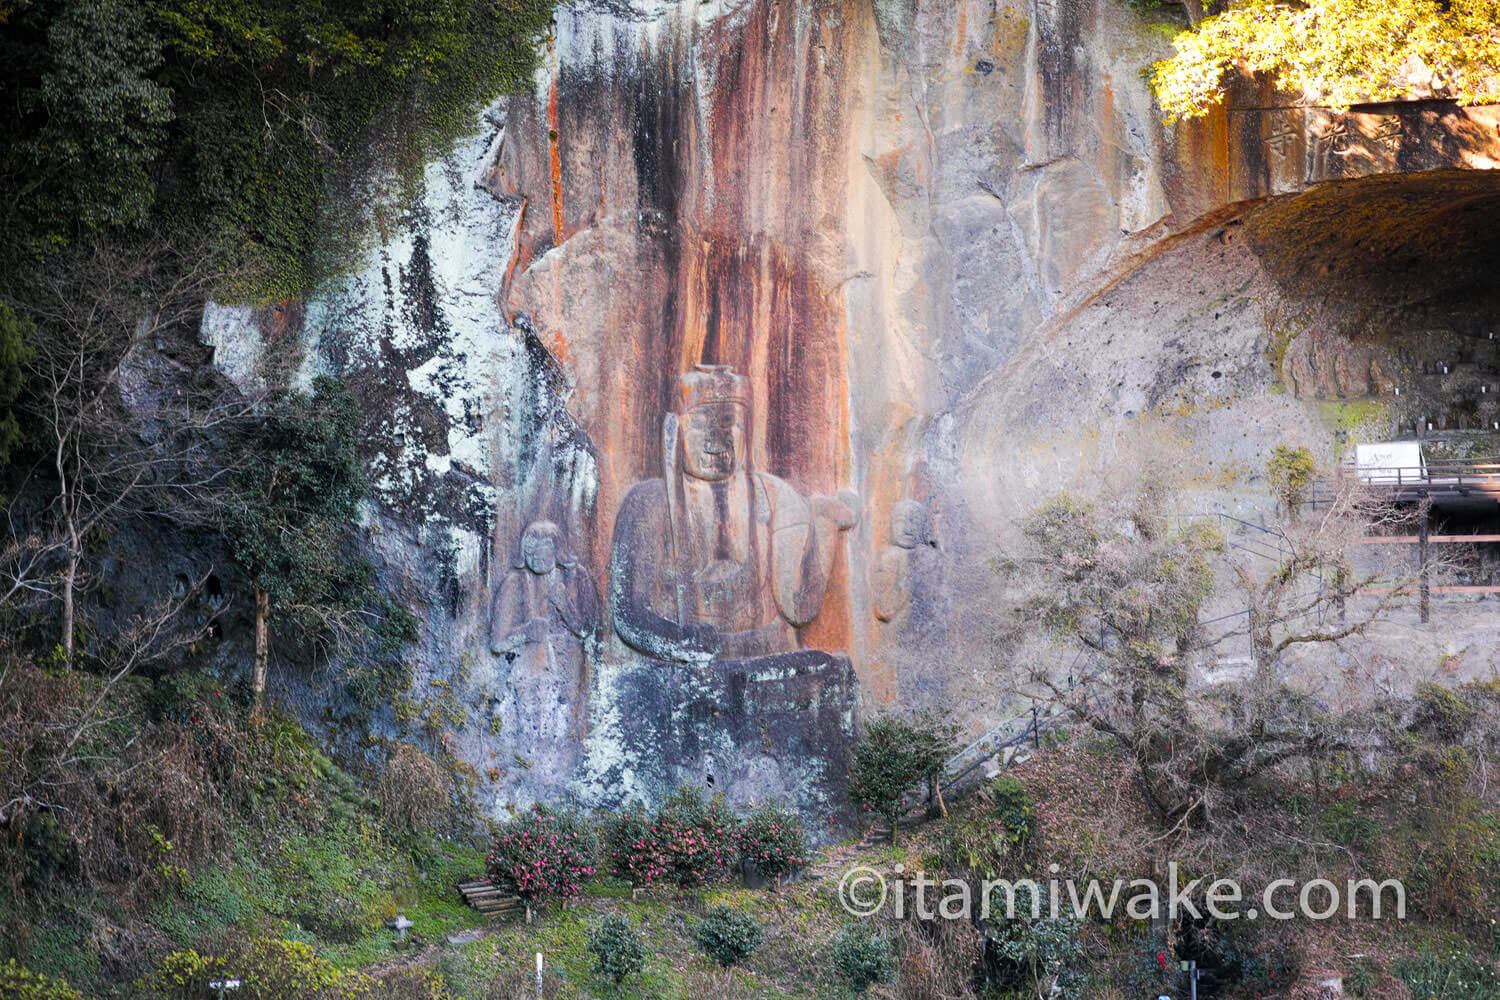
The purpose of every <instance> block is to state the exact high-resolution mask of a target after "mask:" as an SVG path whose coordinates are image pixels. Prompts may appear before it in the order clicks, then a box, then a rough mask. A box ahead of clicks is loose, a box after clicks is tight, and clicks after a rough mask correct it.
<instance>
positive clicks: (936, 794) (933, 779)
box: [927, 771, 948, 819]
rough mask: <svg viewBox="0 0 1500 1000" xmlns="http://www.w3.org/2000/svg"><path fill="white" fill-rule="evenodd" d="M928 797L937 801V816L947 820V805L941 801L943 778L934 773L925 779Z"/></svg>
mask: <svg viewBox="0 0 1500 1000" xmlns="http://www.w3.org/2000/svg"><path fill="white" fill-rule="evenodd" d="M927 781H928V791H929V792H930V793H931V795H930V797H931V798H932V799H935V800H937V814H938V815H939V816H940V817H942V818H943V819H947V818H948V804H947V803H946V802H944V801H943V776H942V775H941V774H940V773H938V772H936V771H934V772H933V773H932V774H931V775H930V776H929V777H928V779H927Z"/></svg>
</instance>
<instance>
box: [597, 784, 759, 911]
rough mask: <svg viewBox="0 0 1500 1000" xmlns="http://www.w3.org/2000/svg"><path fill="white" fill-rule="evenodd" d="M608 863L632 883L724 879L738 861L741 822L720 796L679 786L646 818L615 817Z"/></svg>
mask: <svg viewBox="0 0 1500 1000" xmlns="http://www.w3.org/2000/svg"><path fill="white" fill-rule="evenodd" d="M607 844H608V852H609V858H610V864H611V866H612V867H613V869H614V871H615V872H616V874H618V875H621V876H622V877H624V878H627V879H629V880H630V881H631V882H632V883H633V884H635V885H651V884H652V883H654V882H658V881H667V880H670V881H672V882H675V883H676V884H677V885H679V886H682V887H683V888H685V889H686V888H690V887H692V886H699V885H710V884H712V883H715V882H722V881H724V880H725V879H726V878H728V877H729V874H730V872H731V871H733V870H734V867H735V866H736V865H737V864H738V863H739V860H740V822H739V820H738V819H737V818H736V817H735V815H734V813H733V812H731V811H730V810H729V809H728V808H727V807H726V806H725V805H724V802H723V800H722V799H721V798H717V797H716V798H714V799H712V800H710V801H707V802H705V801H704V799H703V796H702V795H701V794H700V793H699V792H698V791H697V790H696V789H693V788H679V789H678V790H677V791H676V792H674V793H673V794H672V797H671V798H669V799H667V801H666V802H664V803H662V807H661V808H660V809H658V810H657V811H656V814H655V815H654V816H651V817H650V818H649V819H648V818H646V816H645V815H644V814H643V813H639V812H627V813H622V814H621V815H619V816H617V817H616V818H615V819H614V821H613V822H612V823H611V824H610V828H609V832H608V834H607Z"/></svg>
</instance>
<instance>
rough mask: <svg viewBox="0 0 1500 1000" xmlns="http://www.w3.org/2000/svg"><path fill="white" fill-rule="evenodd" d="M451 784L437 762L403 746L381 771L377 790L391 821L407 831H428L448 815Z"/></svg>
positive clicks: (398, 748)
mask: <svg viewBox="0 0 1500 1000" xmlns="http://www.w3.org/2000/svg"><path fill="white" fill-rule="evenodd" d="M449 784H450V781H449V778H448V776H447V775H446V774H445V773H444V772H443V769H442V767H440V766H439V765H438V763H437V761H435V760H433V759H432V758H431V757H430V756H428V755H427V754H425V753H423V752H422V750H420V749H419V748H417V747H415V746H412V745H411V744H410V743H402V744H401V745H400V746H398V747H397V748H396V750H395V752H393V753H392V754H391V756H390V758H389V759H388V760H387V761H386V762H385V767H384V768H382V769H381V772H380V780H379V782H378V786H377V787H378V791H379V794H380V800H381V802H382V804H383V805H384V807H385V816H386V818H387V819H388V820H390V821H391V822H393V823H394V824H396V825H398V826H401V827H404V828H405V829H407V830H427V829H431V828H432V827H435V826H437V825H438V823H439V822H441V820H442V819H443V815H444V813H445V812H446V811H447V808H448V802H449V796H448V792H447V788H448V786H449Z"/></svg>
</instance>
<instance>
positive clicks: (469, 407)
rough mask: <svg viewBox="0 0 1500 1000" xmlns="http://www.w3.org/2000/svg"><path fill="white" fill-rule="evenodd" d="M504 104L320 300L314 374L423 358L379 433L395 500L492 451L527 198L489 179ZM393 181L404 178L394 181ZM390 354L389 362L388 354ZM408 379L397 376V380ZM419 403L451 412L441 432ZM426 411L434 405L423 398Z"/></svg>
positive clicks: (314, 309) (313, 323) (385, 485)
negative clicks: (500, 302) (511, 278)
mask: <svg viewBox="0 0 1500 1000" xmlns="http://www.w3.org/2000/svg"><path fill="white" fill-rule="evenodd" d="M500 110H501V105H500V104H499V103H498V102H497V103H496V104H495V105H492V106H491V107H490V108H487V109H486V110H485V111H484V113H483V114H481V115H480V116H479V118H478V120H477V121H476V125H477V126H478V128H477V130H476V131H475V132H474V133H473V134H471V135H469V136H466V137H465V138H463V139H461V140H460V141H459V143H458V144H457V146H456V147H455V148H454V150H453V151H452V152H451V153H450V154H449V155H448V156H446V157H444V158H442V159H441V160H436V161H433V162H431V163H429V164H427V166H426V168H425V169H424V171H423V175H422V180H421V195H420V197H419V199H418V200H417V201H416V203H415V204H413V205H409V206H406V208H405V210H404V211H403V213H402V217H401V219H400V221H399V223H398V224H397V225H396V226H394V227H391V228H390V229H389V230H388V231H387V236H386V238H385V239H384V240H383V241H382V242H381V243H380V244H378V245H377V246H375V247H372V248H371V249H370V250H369V251H368V252H367V253H366V254H365V259H364V263H363V265H362V266H359V267H357V268H355V269H353V270H352V271H351V272H350V273H349V274H348V275H347V276H345V277H342V278H340V279H338V280H336V281H335V282H334V283H333V284H331V285H330V286H329V287H328V288H326V289H323V290H321V291H320V292H319V294H318V295H317V296H316V297H315V298H313V299H312V301H310V302H309V303H308V307H307V324H306V329H307V335H308V337H309V338H310V339H311V341H312V346H313V348H314V349H313V350H310V351H309V353H308V360H307V362H306V363H305V364H304V367H303V373H302V374H303V377H304V379H310V378H311V376H312V374H313V373H314V372H316V371H317V370H321V369H326V368H328V367H329V366H330V359H331V358H345V359H347V360H346V361H344V362H343V363H342V364H341V365H340V367H342V368H346V369H347V368H349V367H353V366H356V365H359V364H360V362H361V361H362V362H363V364H365V365H370V364H379V365H382V366H383V365H384V364H386V363H389V359H391V358H392V357H393V356H394V357H400V356H401V355H415V356H416V357H415V358H414V359H413V360H416V361H417V363H416V364H415V365H414V366H413V367H411V368H408V369H407V370H406V371H405V372H404V379H403V381H404V382H405V384H406V388H407V389H409V390H410V395H411V397H412V398H411V400H410V401H409V402H407V403H404V404H401V405H397V406H396V407H394V409H393V411H392V413H391V416H390V423H389V425H388V426H386V427H384V428H381V429H380V432H379V433H377V435H376V437H377V440H380V441H381V443H382V444H385V443H386V442H389V443H390V446H389V447H387V448H386V452H387V461H386V462H384V463H381V464H383V468H381V469H380V470H379V472H380V475H379V478H378V479H377V480H376V481H375V483H374V486H375V491H376V493H377V495H378V496H379V497H380V498H381V499H382V500H385V501H387V502H388V503H391V504H392V505H393V506H401V505H402V503H403V502H405V501H407V500H409V499H410V498H412V497H413V496H415V495H416V494H418V493H419V492H421V487H422V486H423V485H424V484H423V482H422V480H424V479H425V478H427V477H441V476H444V475H446V474H447V473H449V472H450V471H452V470H453V469H455V468H459V469H466V470H470V471H471V472H480V471H482V470H483V469H484V467H485V457H486V448H485V443H484V440H483V436H482V420H481V419H480V416H481V415H482V414H483V412H484V410H485V396H486V392H487V388H488V386H489V385H491V384H493V380H494V376H495V373H494V372H493V371H491V370H490V368H491V363H492V357H493V356H494V354H495V352H496V349H497V348H498V347H500V346H501V345H502V343H504V342H505V341H507V340H509V339H511V335H510V333H509V331H508V329H507V324H506V323H505V321H504V318H503V317H502V316H501V314H500V311H499V309H498V308H497V306H496V303H495V293H496V291H497V289H499V287H500V284H501V281H502V279H503V277H504V274H505V269H506V268H507V267H508V266H509V264H510V258H511V254H512V252H513V244H514V233H515V226H516V221H517V219H518V218H519V215H520V211H519V207H518V206H517V205H515V204H513V203H510V202H503V201H499V200H497V199H496V198H495V197H494V196H493V195H491V194H490V193H489V191H488V190H486V188H485V187H484V185H483V183H482V178H483V175H484V172H485V170H486V168H487V166H488V165H489V164H490V163H491V162H492V161H493V158H494V156H495V155H496V153H497V151H498V149H499V146H500V143H501V142H502V140H503V129H502V128H501V127H500V126H499V125H497V124H496V122H497V121H499V120H500V116H499V112H500ZM388 180H391V181H394V179H393V178H388ZM377 359H380V360H377ZM393 377H400V376H397V375H396V373H394V372H392V373H390V374H389V375H387V376H385V379H384V380H385V381H387V382H389V381H391V380H392V378H393ZM412 403H422V404H430V406H431V408H432V409H433V410H436V411H438V412H441V413H442V414H443V415H444V416H445V417H446V420H445V421H444V423H446V433H445V434H444V435H443V437H442V439H441V440H440V441H431V440H429V439H430V437H431V428H430V427H427V428H424V426H422V425H421V424H420V423H419V420H420V419H421V417H422V415H423V414H422V413H421V412H419V409H418V407H416V406H413V405H411V404H412ZM423 408H424V409H425V407H423Z"/></svg>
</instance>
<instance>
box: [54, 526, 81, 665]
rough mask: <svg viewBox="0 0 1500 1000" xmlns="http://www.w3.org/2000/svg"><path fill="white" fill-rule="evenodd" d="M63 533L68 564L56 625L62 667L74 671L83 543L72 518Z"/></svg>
mask: <svg viewBox="0 0 1500 1000" xmlns="http://www.w3.org/2000/svg"><path fill="white" fill-rule="evenodd" d="M63 531H65V532H66V534H68V564H66V567H65V568H63V595H62V597H63V615H62V622H60V624H58V627H60V630H62V637H60V645H62V648H63V667H66V669H68V670H72V669H74V654H75V649H74V622H75V619H77V618H78V612H77V603H75V595H77V592H78V567H80V565H81V564H83V558H84V553H83V541H81V540H80V538H78V528H77V526H75V523H74V519H72V516H69V517H66V520H65V522H63Z"/></svg>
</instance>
